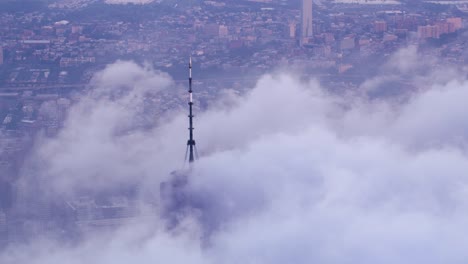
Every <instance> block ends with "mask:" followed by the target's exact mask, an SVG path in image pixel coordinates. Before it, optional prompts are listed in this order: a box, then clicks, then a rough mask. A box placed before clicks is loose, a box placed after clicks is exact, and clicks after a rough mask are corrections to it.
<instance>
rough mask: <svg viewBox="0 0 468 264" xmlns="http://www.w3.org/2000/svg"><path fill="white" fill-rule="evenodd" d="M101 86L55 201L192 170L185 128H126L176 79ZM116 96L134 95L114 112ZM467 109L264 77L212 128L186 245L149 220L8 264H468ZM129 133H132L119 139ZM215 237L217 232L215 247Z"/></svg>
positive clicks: (200, 123) (139, 75)
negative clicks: (186, 166)
mask: <svg viewBox="0 0 468 264" xmlns="http://www.w3.org/2000/svg"><path fill="white" fill-rule="evenodd" d="M120 67H124V68H125V67H127V68H130V69H126V70H122V71H120ZM405 67H410V66H405ZM411 67H417V65H416V66H414V65H413V66H411ZM115 72H118V75H119V78H120V79H119V80H115V79H114V77H113V76H115V74H114V73H115ZM111 73H112V74H111ZM127 75H128V76H127ZM431 75H432V73H431ZM109 76H110V77H109ZM95 80H96V81H95V83H96V85H97V86H98V87H101V89H99V90H98V91H97V93H94V94H93V95H92V96H90V97H87V98H85V99H83V101H82V102H81V103H79V104H77V105H76V106H75V107H74V108H73V109H72V111H71V113H70V116H69V119H68V121H67V122H66V126H65V128H64V130H63V131H62V132H61V133H60V135H59V136H58V138H57V139H52V140H46V141H45V142H42V144H41V145H40V147H39V149H38V153H39V155H40V157H41V158H42V159H43V161H44V164H46V165H47V166H45V168H46V169H45V170H43V171H42V172H43V173H44V174H43V175H44V176H47V177H49V178H47V180H48V181H49V182H50V183H51V184H52V186H54V189H55V190H56V191H62V192H63V191H66V190H73V189H75V188H80V187H89V186H88V185H89V182H92V186H91V187H92V188H93V189H95V190H101V189H105V188H106V187H107V186H109V185H113V184H116V185H118V184H122V183H133V182H145V183H146V182H151V183H152V184H154V183H158V182H159V181H161V180H163V179H165V178H166V177H167V176H166V175H168V173H169V172H170V171H171V170H174V169H177V168H179V164H181V158H182V155H183V147H184V146H183V143H184V140H185V138H186V136H187V135H186V115H185V114H180V115H177V116H175V117H174V118H173V119H171V120H169V121H168V122H165V123H160V126H158V127H157V128H154V129H151V130H148V131H141V130H140V129H138V128H135V127H134V126H133V124H132V122H128V121H126V120H129V119H131V118H132V117H133V116H135V115H137V114H138V113H139V110H138V107H135V106H138V105H139V103H140V102H141V100H142V98H144V94H145V93H146V92H148V91H149V90H150V89H149V88H148V87H154V84H155V83H156V84H158V86H159V87H167V86H168V85H170V84H171V82H170V80H169V79H168V78H167V76H165V75H161V74H160V73H154V72H153V71H151V70H150V69H147V68H141V67H138V66H136V65H134V64H131V63H123V62H120V63H118V64H117V65H114V66H109V67H108V69H106V70H105V71H104V72H103V73H101V74H99V75H98V77H96V79H95ZM414 80H415V82H417V81H418V80H419V79H418V76H415V79H414ZM106 87H107V88H106ZM115 87H121V88H123V91H124V93H121V92H119V93H117V95H118V96H117V97H115V96H114V95H115V93H114V92H115V90H114V88H115ZM138 87H140V88H141V89H140V88H138ZM125 88H126V89H125ZM103 91H104V92H103ZM119 91H120V90H119ZM467 93H468V83H467V80H463V79H461V80H454V81H449V82H447V81H441V82H437V83H436V84H435V85H433V86H428V87H427V88H426V89H423V90H420V91H418V92H416V93H414V94H411V95H410V96H409V99H408V100H407V101H405V102H398V103H395V102H394V101H389V102H386V101H368V100H367V99H365V98H359V97H357V96H352V97H349V95H347V96H346V97H344V96H340V95H336V94H329V93H327V92H326V90H325V89H322V88H321V87H320V85H319V84H318V83H317V82H314V81H312V82H302V81H299V80H298V79H297V78H295V77H294V76H293V75H289V74H280V75H279V76H277V77H272V76H264V77H262V78H261V79H260V80H259V82H258V83H257V85H256V87H255V88H254V89H253V90H252V91H251V92H249V93H248V94H247V95H245V96H241V97H238V98H234V99H232V98H231V99H229V102H230V106H229V107H222V106H216V107H214V108H212V109H209V110H207V111H206V112H204V113H197V118H196V127H197V130H196V131H195V132H196V134H195V139H196V140H197V145H198V146H199V148H200V152H202V153H203V157H202V159H201V160H199V161H198V162H197V163H196V166H195V167H194V170H193V173H192V175H190V177H191V184H190V186H189V189H190V191H191V192H192V194H193V195H194V197H195V198H196V199H199V200H200V201H201V202H202V204H203V208H202V209H201V211H199V212H198V213H201V215H199V214H194V215H187V219H185V222H184V224H183V225H182V226H181V227H180V228H179V229H177V230H173V231H167V230H165V229H164V228H162V227H161V225H160V224H159V223H158V221H156V220H154V222H151V221H149V224H148V221H143V220H142V222H141V223H139V224H130V225H128V226H126V227H124V228H122V229H121V230H118V231H115V232H114V233H111V234H108V235H107V236H105V237H104V238H96V237H94V236H90V237H89V238H86V239H84V241H83V242H82V243H80V244H78V245H74V246H57V244H55V243H52V244H50V246H47V244H46V243H41V242H39V241H38V242H36V243H32V244H31V245H30V246H26V247H25V248H18V247H13V249H11V250H10V251H6V252H5V253H3V255H1V256H0V261H1V262H2V263H24V262H28V263H59V262H67V263H70V261H75V263H85V262H86V263H128V262H138V263H149V262H151V263H154V262H171V263H179V262H184V263H228V264H229V263H268V264H272V263H340V264H341V263H363V264H365V263H402V264H404V263H431V264H432V263H434V264H435V263H464V262H465V260H466V259H467V258H468V253H467V252H466V250H465V249H464V247H465V245H466V244H467V242H468V241H467V239H466V238H465V236H464V233H466V231H468V230H467V228H466V227H465V226H466V224H465V223H466V222H467V220H468V210H467V209H468V178H467V177H466V171H468V157H467V154H466V142H467V140H468V138H467V136H466V135H468V133H467V132H468V131H467V130H468V125H467V124H468V123H467V122H468V121H466V118H465V117H464V112H465V111H464V109H465V107H464V104H463V100H464V99H463V98H466V96H467ZM109 94H111V95H113V96H109ZM109 98H114V99H112V100H110V99H109ZM129 109H131V110H129ZM121 130H131V131H132V133H131V134H130V135H126V134H119V133H117V134H116V133H115V132H116V131H121ZM179 145H180V146H181V148H178V147H175V146H179ZM63 175H66V177H67V178H65V179H62V178H63ZM61 177H62V178H61ZM153 186H157V185H153ZM207 228H215V229H212V230H209V231H210V232H208V233H209V235H210V236H209V237H208V238H206V237H204V239H205V240H203V239H200V236H202V233H203V232H206V231H207V230H206V229H207ZM200 229H201V230H200ZM78 256H83V257H84V258H80V257H78ZM91 256H92V257H91Z"/></svg>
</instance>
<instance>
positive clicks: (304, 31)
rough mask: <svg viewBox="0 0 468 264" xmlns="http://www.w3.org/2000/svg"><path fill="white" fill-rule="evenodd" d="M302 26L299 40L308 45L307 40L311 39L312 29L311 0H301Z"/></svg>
mask: <svg viewBox="0 0 468 264" xmlns="http://www.w3.org/2000/svg"><path fill="white" fill-rule="evenodd" d="M301 17H302V25H301V38H302V42H303V43H308V40H309V39H311V38H313V36H314V35H313V33H314V32H313V28H312V0H302V16H301Z"/></svg>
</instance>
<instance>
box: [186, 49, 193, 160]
mask: <svg viewBox="0 0 468 264" xmlns="http://www.w3.org/2000/svg"><path fill="white" fill-rule="evenodd" d="M188 92H189V103H188V105H189V116H188V117H189V140H188V141H187V150H188V151H189V163H193V162H194V161H195V156H194V149H195V140H194V139H193V129H194V128H193V117H194V115H193V112H192V106H193V97H192V56H190V60H189V90H188ZM185 158H186V159H187V157H185Z"/></svg>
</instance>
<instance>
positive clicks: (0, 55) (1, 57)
mask: <svg viewBox="0 0 468 264" xmlns="http://www.w3.org/2000/svg"><path fill="white" fill-rule="evenodd" d="M2 64H3V48H2V47H1V46H0V65H2Z"/></svg>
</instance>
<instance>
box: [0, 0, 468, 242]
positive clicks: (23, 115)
mask: <svg viewBox="0 0 468 264" xmlns="http://www.w3.org/2000/svg"><path fill="white" fill-rule="evenodd" d="M121 2H125V1H111V0H108V1H99V0H51V1H24V2H22V3H20V4H18V3H16V2H15V1H6V2H2V3H1V4H0V7H2V6H3V7H5V8H0V28H1V30H0V126H1V128H0V248H1V247H4V246H6V245H9V244H11V243H15V242H21V241H24V240H27V238H28V237H30V236H33V235H34V234H36V233H39V232H44V231H50V232H51V233H54V234H57V236H60V235H64V236H65V235H66V236H77V237H78V236H79V234H80V232H84V231H83V230H89V229H92V228H105V227H113V226H116V225H119V223H120V221H123V220H122V219H124V220H128V219H131V217H132V216H133V215H134V214H136V211H137V210H138V209H137V206H136V205H135V204H134V203H135V202H134V201H133V200H132V199H131V198H129V196H131V195H127V196H125V195H121V196H109V197H106V198H96V197H93V196H82V197H78V198H76V199H73V200H64V201H56V202H54V203H47V204H46V202H44V201H42V200H41V199H37V200H35V199H34V198H31V197H29V196H28V195H25V194H23V193H22V192H24V188H23V187H22V185H21V181H20V176H21V175H23V174H24V173H25V172H24V171H22V169H21V168H22V164H23V163H24V162H26V159H27V157H28V153H29V151H30V150H31V149H32V148H33V147H34V144H35V139H36V138H37V137H38V135H41V136H45V137H54V136H56V135H57V133H59V131H60V129H61V128H62V127H63V122H64V120H65V118H66V116H67V113H68V110H69V108H70V107H71V106H73V105H74V104H75V103H76V102H78V101H80V97H81V95H83V94H85V93H87V92H89V91H90V90H92V89H93V84H94V82H93V76H94V74H95V73H96V72H99V71H101V70H103V69H104V68H105V67H106V65H108V64H111V63H114V62H116V61H119V60H121V61H127V60H132V61H135V62H137V63H138V64H142V65H143V64H144V65H149V66H148V67H150V68H151V69H154V70H157V71H161V72H167V73H168V74H169V75H170V76H171V78H172V79H173V80H174V81H175V83H176V87H177V88H176V89H171V90H165V91H163V92H161V93H158V94H156V95H154V97H152V98H149V100H148V101H147V102H145V104H146V105H145V111H146V113H148V114H149V116H161V115H163V114H164V113H167V112H168V111H173V110H174V109H185V107H186V99H187V95H186V83H187V73H186V68H187V66H186V65H187V63H188V58H189V57H190V56H191V57H192V58H193V62H194V63H193V64H194V66H193V67H194V76H195V77H194V84H195V87H197V88H196V90H195V96H196V97H197V100H198V102H200V103H199V104H196V105H195V106H194V107H195V108H196V110H197V111H198V110H203V109H206V108H208V107H209V106H211V105H213V104H214V102H215V100H216V98H218V97H219V95H220V94H221V93H224V92H226V91H231V92H233V93H236V94H243V93H245V92H247V91H248V89H249V87H252V86H253V85H254V83H255V82H256V80H257V78H258V76H261V75H262V74H265V73H269V72H272V71H275V70H278V69H290V70H292V71H295V70H297V69H300V70H298V72H300V75H301V76H302V77H304V78H310V77H313V78H317V79H318V80H320V82H321V83H323V84H324V85H325V86H326V87H329V88H330V89H331V90H333V91H343V90H358V89H359V87H360V86H361V84H362V83H363V81H364V80H365V79H366V78H369V76H372V75H375V74H377V71H378V70H379V69H380V68H379V67H380V65H382V64H383V63H384V62H385V61H386V59H387V58H388V56H389V55H390V54H393V53H394V52H396V51H398V50H399V49H401V48H403V47H408V46H411V47H416V48H417V50H418V53H419V55H420V56H421V57H435V58H438V59H437V60H433V61H432V63H433V64H432V65H427V67H428V68H431V69H437V68H440V69H443V68H445V67H453V68H459V69H464V68H466V67H467V66H468V65H467V63H468V52H467V50H468V47H467V45H468V43H467V34H468V33H467V31H466V28H467V17H468V12H467V10H468V9H467V8H466V5H467V4H466V3H463V1H457V2H456V3H452V2H450V1H438V2H437V1H426V2H424V1H401V2H400V1H357V0H355V1H325V0H321V1H313V6H312V1H304V2H309V4H310V5H311V7H310V8H311V9H312V10H313V12H312V13H310V14H304V13H303V12H304V11H303V5H302V3H301V2H302V1H288V0H249V1H240V0H222V1H197V0H183V1H182V0H181V1H176V0H167V1H164V0H160V1H140V3H136V4H133V3H130V4H128V3H127V4H120V3H121ZM304 6H306V4H304ZM397 83H398V85H397V87H393V88H389V89H390V90H387V91H386V92H385V94H373V95H371V96H375V97H379V96H387V95H389V94H390V95H391V94H392V93H393V92H394V91H392V90H391V89H398V90H405V89H416V88H415V87H413V85H412V83H410V82H407V81H406V80H405V79H401V80H398V82H397ZM138 125H140V126H144V125H145V121H144V120H142V121H141V124H138ZM182 140H183V139H181V141H182ZM25 196H28V197H26V198H25ZM26 204H27V205H26ZM52 211H53V212H54V213H51V212H52Z"/></svg>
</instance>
